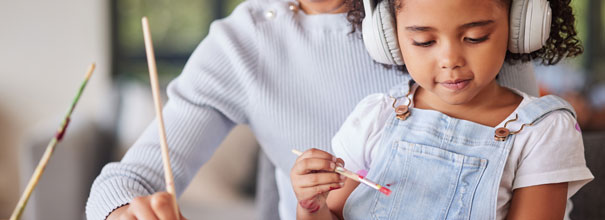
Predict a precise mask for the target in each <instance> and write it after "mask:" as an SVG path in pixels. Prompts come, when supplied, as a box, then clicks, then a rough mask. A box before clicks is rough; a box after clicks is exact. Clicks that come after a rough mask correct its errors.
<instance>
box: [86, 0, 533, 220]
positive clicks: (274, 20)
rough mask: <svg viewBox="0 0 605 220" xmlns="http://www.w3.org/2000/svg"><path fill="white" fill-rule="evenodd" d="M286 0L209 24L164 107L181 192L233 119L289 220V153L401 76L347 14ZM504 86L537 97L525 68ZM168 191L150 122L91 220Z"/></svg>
mask: <svg viewBox="0 0 605 220" xmlns="http://www.w3.org/2000/svg"><path fill="white" fill-rule="evenodd" d="M288 6H289V5H288V1H285V0H249V1H246V2H244V3H242V4H241V5H239V6H238V7H237V8H236V9H235V11H233V13H232V14H231V15H230V16H229V17H227V18H225V19H223V20H219V21H216V22H214V23H213V24H212V26H211V27H210V32H209V35H208V36H207V37H206V39H204V40H203V41H202V43H201V44H200V45H199V46H198V48H197V49H196V50H195V51H194V52H193V54H192V55H191V58H190V59H189V61H188V63H187V65H186V66H185V68H184V70H183V72H182V74H181V75H180V76H179V77H178V78H176V79H175V80H174V81H172V82H171V84H170V85H169V87H168V96H169V101H168V103H167V104H166V106H165V107H164V120H165V123H166V131H167V136H168V145H169V146H170V147H171V149H170V157H171V162H172V168H173V172H174V177H175V183H176V190H177V192H178V193H179V194H180V193H182V192H183V191H184V190H185V187H186V186H187V184H188V183H189V181H190V180H191V179H192V178H193V176H194V175H195V174H196V172H197V171H198V169H199V168H200V167H201V166H202V165H203V164H204V163H205V162H206V161H207V160H208V159H209V158H210V157H211V156H212V154H213V152H214V151H215V150H216V148H217V146H218V145H219V143H221V141H222V140H223V138H224V137H225V136H226V135H227V133H228V132H229V131H230V130H231V128H233V127H234V126H235V125H236V124H248V125H249V126H250V127H251V129H252V130H253V132H254V134H255V135H256V138H257V139H258V141H259V143H260V145H261V146H262V147H263V149H264V151H265V152H266V153H267V155H268V157H269V158H270V160H271V161H272V162H273V163H274V164H275V165H276V167H277V170H276V178H277V182H278V189H279V193H280V208H279V212H280V216H281V218H282V219H294V218H295V211H296V198H295V197H294V193H293V191H292V188H291V185H290V181H289V174H288V172H289V171H290V168H291V166H292V165H293V163H294V160H295V155H293V154H292V153H290V150H291V149H293V148H294V149H299V150H301V151H303V150H306V149H308V148H311V147H315V148H320V149H323V150H327V151H330V152H331V150H330V140H331V137H332V135H333V134H334V133H335V132H336V131H337V130H338V128H339V127H340V124H341V123H342V122H343V121H344V120H345V118H346V116H347V115H348V114H349V112H350V111H352V110H353V108H354V107H355V105H356V103H357V102H358V101H360V100H361V99H362V98H363V97H365V96H366V95H368V94H371V93H376V92H386V91H388V89H389V88H390V87H392V86H393V85H395V84H397V83H400V82H402V81H404V80H406V79H407V78H408V76H407V75H405V74H402V73H401V72H398V71H396V70H394V69H387V68H384V67H383V66H381V65H379V64H377V63H375V62H373V61H372V59H371V58H370V57H369V55H368V54H367V52H366V51H365V48H364V45H363V42H362V40H361V37H360V34H358V33H355V34H350V32H351V30H352V29H351V26H350V25H349V23H348V21H347V20H346V15H345V14H325V15H306V14H304V13H303V12H302V11H300V10H298V11H291V10H289V9H288ZM500 82H501V83H502V84H504V85H507V86H511V87H515V88H518V89H520V90H522V91H525V92H527V93H529V94H532V95H536V94H537V88H536V83H535V78H534V75H533V69H532V67H531V65H530V64H521V65H516V66H512V67H511V66H505V67H504V68H503V71H502V73H501V75H500ZM164 189H165V185H164V178H163V169H162V161H161V157H160V147H159V138H158V134H157V125H156V123H155V122H152V123H151V124H150V125H149V127H148V128H147V129H146V130H145V131H144V133H143V134H142V135H141V137H140V138H139V139H138V141H136V143H135V144H134V145H133V146H132V147H131V148H130V150H129V151H128V153H126V155H125V156H124V158H123V159H122V161H120V162H115V163H110V164H108V165H106V166H105V167H104V168H103V171H102V172H101V174H100V175H99V176H98V177H97V179H96V180H95V182H94V184H93V186H92V190H91V193H90V197H89V199H88V203H87V204H86V215H87V217H88V219H104V218H105V217H106V216H107V215H108V214H109V213H110V212H111V211H112V210H113V209H115V208H116V207H118V206H120V205H123V204H126V203H128V202H130V201H131V200H132V199H133V198H134V197H136V196H143V195H149V194H152V193H154V192H157V191H162V190H164Z"/></svg>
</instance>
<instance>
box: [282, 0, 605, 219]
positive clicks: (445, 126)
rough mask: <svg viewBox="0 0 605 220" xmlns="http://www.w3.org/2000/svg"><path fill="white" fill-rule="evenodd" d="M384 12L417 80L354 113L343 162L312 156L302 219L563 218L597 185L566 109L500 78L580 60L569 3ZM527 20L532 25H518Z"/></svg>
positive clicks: (393, 2) (340, 149) (302, 182)
mask: <svg viewBox="0 0 605 220" xmlns="http://www.w3.org/2000/svg"><path fill="white" fill-rule="evenodd" d="M364 3H365V7H366V10H367V7H371V8H374V6H376V5H374V4H372V3H371V2H370V1H368V0H366V1H364ZM377 4H378V6H376V8H380V7H386V8H387V10H385V11H387V12H388V11H390V13H392V14H395V26H396V36H395V39H396V42H397V43H398V44H399V48H400V49H401V55H402V58H403V61H405V65H406V68H407V70H408V71H409V73H410V75H411V77H412V79H413V80H412V81H410V82H402V84H401V85H400V86H398V87H396V88H394V89H393V90H392V91H391V92H389V93H388V94H373V95H370V96H368V97H366V98H365V99H363V100H362V101H361V102H360V103H359V104H358V105H357V107H356V108H355V109H354V111H353V112H352V114H351V115H350V116H349V117H348V118H347V120H346V122H345V123H344V124H343V125H342V127H341V129H340V131H339V132H338V133H337V134H336V135H335V136H334V138H333V141H332V149H333V151H334V153H335V155H336V156H337V157H339V158H337V157H335V156H332V155H331V154H329V153H327V152H324V151H321V150H317V149H311V150H308V151H306V152H304V153H303V154H302V155H301V156H300V157H299V158H298V159H297V160H296V163H295V165H294V167H293V168H292V170H291V175H290V177H291V181H292V185H293V187H294V191H295V194H296V196H297V198H298V200H299V204H298V208H297V217H298V218H299V219H332V218H339V219H342V218H345V219H504V218H508V219H562V218H563V216H564V213H565V207H566V201H567V200H568V199H569V198H570V197H571V196H572V195H573V194H574V193H576V192H577V191H578V190H579V188H580V187H582V186H583V185H584V184H586V183H587V182H588V181H590V180H591V179H592V178H593V176H592V174H591V173H590V171H589V170H588V168H587V167H586V164H585V160H584V149H583V144H582V136H581V132H580V129H579V127H578V126H577V123H576V120H575V113H574V111H573V109H572V108H571V107H570V106H569V105H568V104H567V103H566V102H565V101H563V100H562V99H560V98H557V97H554V96H547V97H542V98H536V97H531V96H528V95H527V94H525V93H523V92H520V91H518V90H514V89H509V88H505V87H502V86H500V85H499V84H498V83H497V82H496V77H497V74H498V71H499V70H500V68H501V66H502V64H503V63H504V62H505V60H508V61H511V62H514V61H516V60H522V61H527V60H529V59H533V58H538V59H542V60H543V63H545V64H555V63H557V62H558V61H559V60H560V59H561V58H563V57H570V56H575V55H577V54H579V53H580V52H581V50H582V49H581V47H580V45H579V42H578V41H577V39H576V33H575V29H574V27H573V22H574V19H573V14H572V12H571V8H570V6H569V5H568V4H569V1H564V0H551V1H545V0H512V2H511V0H448V1H443V0H382V1H377ZM549 6H550V7H551V8H552V12H550V11H549V10H548V7H549ZM536 9H538V10H536ZM535 11H543V12H544V14H543V15H541V16H536V14H531V13H532V12H534V13H535ZM367 12H368V11H366V19H368V18H367V17H368V13H367ZM383 12H384V11H383ZM521 13H528V15H527V17H523V18H521V19H524V20H522V21H521V22H519V21H518V20H519V14H521ZM550 13H552V25H551V20H550ZM509 15H510V23H509ZM381 16H382V15H381ZM537 19H541V20H539V21H540V22H542V23H544V25H543V28H542V27H538V28H536V27H532V29H530V30H532V31H531V33H524V32H528V31H526V30H527V29H523V27H518V26H517V25H518V24H521V26H523V25H535V22H536V21H537ZM525 21H527V23H524V22H525ZM364 22H365V21H364ZM532 22H534V23H532ZM364 28H365V26H364ZM549 28H550V30H549ZM364 31H366V30H364ZM509 32H510V33H509ZM544 32H545V33H546V35H544ZM528 34H529V35H533V36H529V37H528V38H521V40H519V38H518V37H519V36H524V35H528ZM536 35H537V36H536ZM548 35H549V36H548ZM509 36H510V37H509ZM364 37H367V36H366V35H364ZM532 37H533V38H532ZM546 38H548V40H546ZM536 39H537V40H536ZM364 40H367V39H366V38H364ZM387 40H388V39H387ZM536 41H537V42H538V43H539V45H538V46H537V48H536V46H535V42H536ZM507 48H508V52H507ZM344 162H346V164H345V163H344ZM336 166H344V167H345V168H347V169H349V170H352V171H358V170H365V171H367V178H368V179H370V180H373V181H376V182H377V183H379V184H381V185H386V186H388V187H389V188H390V189H391V190H392V193H391V194H390V195H389V196H386V195H383V194H382V193H380V192H378V191H376V190H374V189H373V188H370V187H367V186H365V185H361V186H360V185H359V183H358V182H355V181H353V180H350V179H345V178H344V177H343V176H340V175H338V174H336V173H334V172H333V171H334V170H335V167H336Z"/></svg>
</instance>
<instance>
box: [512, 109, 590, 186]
mask: <svg viewBox="0 0 605 220" xmlns="http://www.w3.org/2000/svg"><path fill="white" fill-rule="evenodd" d="M528 128H530V129H528ZM528 128H526V129H527V131H528V132H531V134H530V135H531V136H530V138H528V139H527V142H526V143H524V144H525V146H526V147H525V148H524V149H523V151H522V153H521V157H520V160H519V164H518V166H517V170H516V174H515V180H514V182H513V190H514V189H517V188H522V187H528V186H535V185H542V184H551V183H563V182H568V183H569V188H568V190H567V197H568V198H570V197H571V196H573V195H574V194H575V193H576V192H577V191H578V190H579V189H580V188H581V187H582V186H584V185H585V184H586V183H588V182H590V180H592V179H594V177H593V175H592V174H591V172H590V170H589V169H588V167H587V166H586V159H585V158H584V144H583V142H582V132H581V130H580V127H579V126H578V124H577V122H576V120H575V118H574V117H573V116H572V115H571V114H569V113H568V112H565V111H555V112H552V113H550V114H549V115H547V116H546V117H545V118H544V119H543V120H542V121H540V122H538V123H537V124H535V125H534V126H531V127H528Z"/></svg>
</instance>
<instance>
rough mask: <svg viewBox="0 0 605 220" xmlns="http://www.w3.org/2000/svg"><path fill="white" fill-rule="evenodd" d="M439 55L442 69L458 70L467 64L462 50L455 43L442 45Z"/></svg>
mask: <svg viewBox="0 0 605 220" xmlns="http://www.w3.org/2000/svg"><path fill="white" fill-rule="evenodd" d="M442 47H443V48H442V50H441V51H440V53H441V54H440V55H439V66H440V67H441V69H456V68H459V67H463V66H464V65H465V64H466V63H465V62H466V61H465V59H464V56H463V54H462V50H461V48H460V47H459V46H458V45H457V44H454V43H446V44H443V45H442Z"/></svg>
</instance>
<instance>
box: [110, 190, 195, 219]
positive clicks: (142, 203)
mask: <svg viewBox="0 0 605 220" xmlns="http://www.w3.org/2000/svg"><path fill="white" fill-rule="evenodd" d="M173 201H174V197H172V195H170V194H169V193H167V192H157V193H155V194H153V195H149V196H141V197H136V198H134V199H133V200H132V201H130V204H128V205H125V206H122V207H120V208H118V209H116V210H114V211H113V212H111V214H109V216H107V220H114V219H116V220H120V219H180V220H186V218H185V217H183V214H181V213H180V212H179V213H178V216H177V214H176V213H175V212H174V208H173V207H172V203H173Z"/></svg>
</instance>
